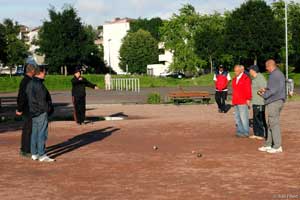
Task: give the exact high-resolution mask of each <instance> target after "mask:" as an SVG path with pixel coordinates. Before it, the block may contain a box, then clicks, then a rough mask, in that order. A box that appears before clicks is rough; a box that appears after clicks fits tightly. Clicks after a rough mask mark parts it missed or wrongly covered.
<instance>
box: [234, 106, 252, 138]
mask: <svg viewBox="0 0 300 200" xmlns="http://www.w3.org/2000/svg"><path fill="white" fill-rule="evenodd" d="M234 110H235V123H236V127H237V135H238V136H249V111H248V106H247V105H236V106H234Z"/></svg>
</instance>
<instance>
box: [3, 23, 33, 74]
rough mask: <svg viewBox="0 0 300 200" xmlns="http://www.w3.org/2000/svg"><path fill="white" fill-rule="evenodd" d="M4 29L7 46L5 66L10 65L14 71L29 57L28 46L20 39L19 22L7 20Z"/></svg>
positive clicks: (5, 49)
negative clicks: (14, 68)
mask: <svg viewBox="0 0 300 200" xmlns="http://www.w3.org/2000/svg"><path fill="white" fill-rule="evenodd" d="M3 27H4V28H3V29H4V34H5V37H4V38H5V42H6V45H4V47H5V48H4V56H5V57H4V58H2V59H3V62H4V64H6V65H8V66H9V67H10V70H11V71H12V68H13V67H15V66H17V65H22V64H24V61H25V58H26V57H27V56H28V46H27V45H26V44H25V42H24V41H23V40H22V39H21V38H18V35H19V34H20V26H19V25H18V23H17V22H13V21H12V20H11V19H5V20H4V22H3Z"/></svg>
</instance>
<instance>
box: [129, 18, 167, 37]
mask: <svg viewBox="0 0 300 200" xmlns="http://www.w3.org/2000/svg"><path fill="white" fill-rule="evenodd" d="M162 25H163V20H162V19H161V18H159V17H156V18H152V19H146V18H145V19H142V18H139V19H137V20H134V21H132V22H131V23H130V32H132V33H134V32H137V31H138V30H140V29H143V30H145V31H148V32H150V33H151V35H152V36H153V37H154V38H155V39H156V40H157V41H160V34H159V29H160V27H161V26H162Z"/></svg>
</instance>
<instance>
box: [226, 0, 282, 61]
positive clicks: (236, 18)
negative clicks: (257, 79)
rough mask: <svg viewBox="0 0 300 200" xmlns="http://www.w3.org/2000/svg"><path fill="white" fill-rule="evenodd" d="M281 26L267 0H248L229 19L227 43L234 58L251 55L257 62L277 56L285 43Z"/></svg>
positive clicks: (249, 56)
mask: <svg viewBox="0 0 300 200" xmlns="http://www.w3.org/2000/svg"><path fill="white" fill-rule="evenodd" d="M279 27H280V24H279V22H278V20H276V18H275V16H274V13H273V11H272V9H271V7H270V6H269V5H267V4H266V2H265V1H263V0H248V1H246V2H245V3H243V4H242V5H241V6H240V7H239V8H237V9H236V10H234V11H233V12H232V13H231V14H230V15H229V17H227V18H226V23H225V30H226V31H225V42H226V46H227V47H228V50H229V51H230V52H231V53H232V54H233V55H235V57H242V58H250V59H251V60H252V61H253V63H254V64H256V63H257V61H258V59H261V60H264V59H267V58H270V57H277V56H278V55H279V53H280V49H281V47H282V45H283V37H282V35H283V32H282V30H281V29H280V28H279Z"/></svg>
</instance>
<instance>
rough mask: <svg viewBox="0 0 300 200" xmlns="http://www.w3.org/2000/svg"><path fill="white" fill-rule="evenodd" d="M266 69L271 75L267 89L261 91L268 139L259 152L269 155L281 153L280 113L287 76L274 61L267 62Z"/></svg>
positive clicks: (284, 97) (284, 95)
mask: <svg viewBox="0 0 300 200" xmlns="http://www.w3.org/2000/svg"><path fill="white" fill-rule="evenodd" d="M266 69H267V71H268V72H269V73H270V77H269V81H268V84H267V88H262V89H260V90H259V94H260V95H261V96H262V97H263V98H264V100H265V104H266V105H267V113H268V129H269V130H268V138H267V141H266V143H265V145H264V146H263V147H261V148H259V149H258V150H259V151H263V152H268V153H281V152H282V151H283V150H282V146H281V132H280V122H279V119H280V113H281V110H282V108H283V104H284V102H285V100H286V84H285V76H284V75H283V73H282V72H281V71H280V70H279V69H278V68H277V64H276V62H275V61H274V60H272V59H270V60H268V61H267V62H266Z"/></svg>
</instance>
